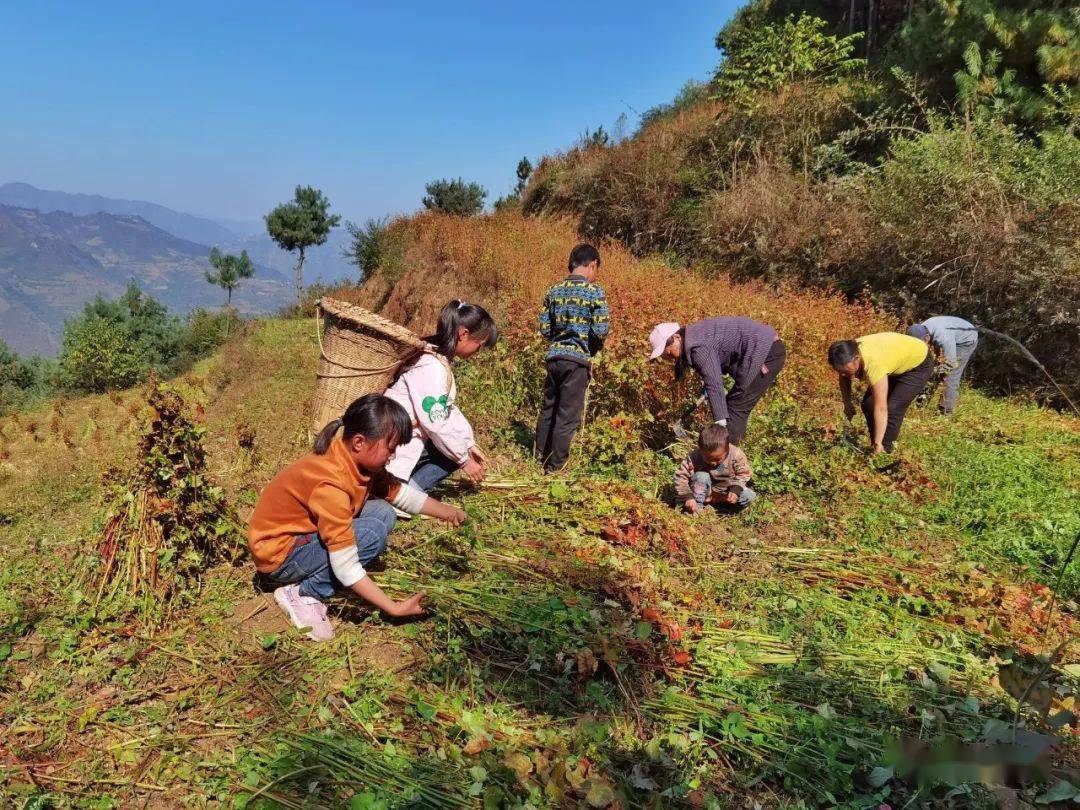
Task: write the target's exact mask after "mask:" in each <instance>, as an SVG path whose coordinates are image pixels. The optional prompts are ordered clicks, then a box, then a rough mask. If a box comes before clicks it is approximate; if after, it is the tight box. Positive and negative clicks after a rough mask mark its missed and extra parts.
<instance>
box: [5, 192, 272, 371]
mask: <svg viewBox="0 0 1080 810" xmlns="http://www.w3.org/2000/svg"><path fill="white" fill-rule="evenodd" d="M209 252H210V251H209V248H208V247H207V246H206V245H201V244H196V243H194V242H191V241H188V240H185V239H180V238H178V237H176V236H174V235H172V234H170V233H167V232H165V231H164V230H162V229H161V228H158V227H155V226H154V225H152V224H150V223H149V222H147V221H146V220H144V219H141V218H139V217H132V216H118V215H115V214H106V213H95V214H90V215H88V216H75V215H73V214H69V213H66V212H62V211H53V212H48V213H42V212H40V211H35V210H31V209H26V208H16V207H12V206H6V205H0V338H2V339H3V340H5V341H6V342H7V343H8V344H9V345H10V346H11V347H12V348H14V349H15V350H16V351H17V352H19V353H20V354H53V353H55V352H56V350H57V349H58V348H59V346H60V338H61V336H62V334H63V324H64V320H65V319H67V318H69V317H71V316H72V315H75V314H77V313H78V312H79V311H80V310H81V309H82V306H83V304H84V303H85V302H87V301H89V300H91V299H92V298H93V297H94V296H96V295H98V294H101V295H104V296H106V297H113V296H116V295H119V294H120V293H122V292H123V291H124V288H125V287H126V286H127V284H128V282H129V281H131V280H132V279H134V280H135V281H136V282H137V283H138V284H139V286H140V287H141V288H142V289H143V290H145V291H146V292H148V293H149V294H151V295H153V296H154V297H155V298H157V299H158V300H160V301H161V302H162V303H164V304H166V305H167V306H168V307H169V310H170V311H172V312H175V313H178V314H182V313H185V312H188V311H190V310H191V309H193V308H195V307H200V306H201V307H219V306H221V304H222V303H223V300H224V293H223V291H222V290H221V289H219V288H218V287H214V286H213V285H211V284H210V283H209V282H207V281H206V278H205V275H204V274H205V272H206V270H207V269H209V262H208V261H207V255H208V254H209ZM253 258H254V257H253ZM256 263H257V267H256V270H255V277H254V278H252V279H247V280H245V281H244V282H243V283H242V284H241V285H240V287H239V288H238V289H237V291H236V293H235V294H234V295H233V305H234V306H236V307H237V309H239V310H240V312H242V313H245V314H259V313H267V312H273V311H275V310H277V309H278V308H279V307H280V306H282V305H284V304H288V303H290V302H291V300H292V295H293V294H292V288H291V285H290V284H289V283H288V280H287V278H286V277H284V276H282V275H281V274H279V273H278V272H277V271H275V270H273V269H272V268H269V267H267V266H266V265H265V264H259V263H258V262H257V260H256Z"/></svg>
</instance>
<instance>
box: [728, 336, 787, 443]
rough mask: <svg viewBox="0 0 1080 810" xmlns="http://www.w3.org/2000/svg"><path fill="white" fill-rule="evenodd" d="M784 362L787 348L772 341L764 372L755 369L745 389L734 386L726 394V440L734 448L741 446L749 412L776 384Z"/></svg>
mask: <svg viewBox="0 0 1080 810" xmlns="http://www.w3.org/2000/svg"><path fill="white" fill-rule="evenodd" d="M785 361H787V347H786V346H785V345H784V341H782V340H775V341H773V345H772V346H771V347H769V353H768V354H767V355H766V356H765V368H766V371H765V372H764V373H762V372H761V369H757V371H755V373H754V377H753V379H751V380H750V384H749V385H747V386H746V388H740V387H739V386H738V384H736V385H735V387H734V388H732V389H731V391H730V392H729V393H728V395H727V410H728V418H727V429H728V440H729V441H730V442H731V443H732V444H734V445H736V446H738V445H741V444H742V440H743V436H745V435H746V423H747V422H749V421H750V411H752V410H753V409H754V406H755V405H757V404H758V400H759V399H761V398H762V397H763V396H765V392H766V391H768V390H769V388H771V387H772V384H773V383H774V382H776V377H777V375H778V374H779V373H780V370H781V369H783V367H784V363H785Z"/></svg>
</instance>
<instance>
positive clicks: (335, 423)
mask: <svg viewBox="0 0 1080 810" xmlns="http://www.w3.org/2000/svg"><path fill="white" fill-rule="evenodd" d="M341 425H342V421H341V420H340V419H332V420H330V421H329V422H327V423H326V427H324V428H323V429H322V430H320V431H319V435H318V436H316V437H315V447H314V450H315V453H316V454H317V455H320V456H321V455H322V454H323V453H325V452H326V451H327V450H329V449H330V442H332V441H333V440H334V434H335V433H337V432H338V429H339V428H340V427H341Z"/></svg>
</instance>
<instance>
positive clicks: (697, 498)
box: [690, 472, 713, 506]
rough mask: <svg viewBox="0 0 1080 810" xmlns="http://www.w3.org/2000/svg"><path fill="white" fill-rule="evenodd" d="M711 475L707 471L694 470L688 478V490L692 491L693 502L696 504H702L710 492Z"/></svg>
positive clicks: (711, 485) (711, 484)
mask: <svg viewBox="0 0 1080 810" xmlns="http://www.w3.org/2000/svg"><path fill="white" fill-rule="evenodd" d="M712 487H713V482H712V476H711V475H709V473H708V472H696V473H694V475H693V477H692V478H691V479H690V492H691V493H693V496H694V502H695V503H697V505H698V506H704V505H705V501H706V500H708V498H709V494H710V493H711V492H712Z"/></svg>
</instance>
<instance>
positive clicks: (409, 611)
mask: <svg viewBox="0 0 1080 810" xmlns="http://www.w3.org/2000/svg"><path fill="white" fill-rule="evenodd" d="M425 598H427V592H426V591H420V593H414V594H413V595H412V596H410V597H409V598H408V599H402V600H401V601H400V602H394V604H393V608H392V609H391V610H389V611H387V612H388V613H389V614H390V615H391V616H395V617H399V618H400V617H402V616H422V615H423V613H424V599H425Z"/></svg>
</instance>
